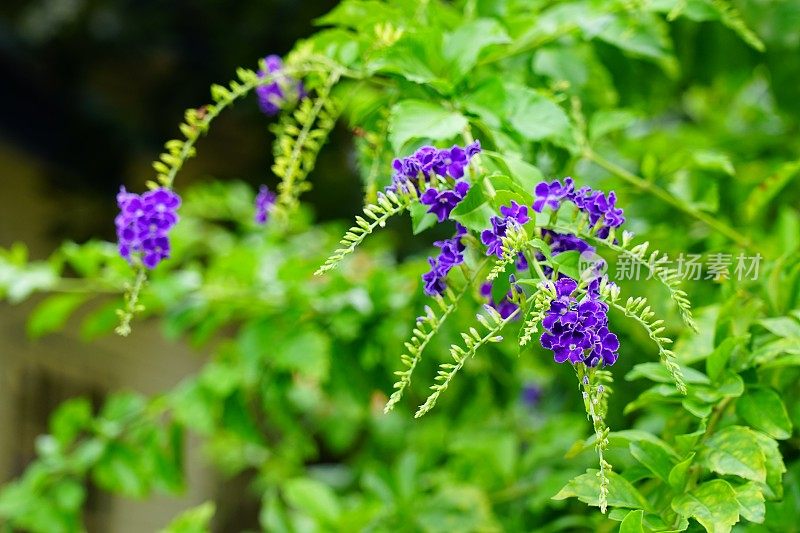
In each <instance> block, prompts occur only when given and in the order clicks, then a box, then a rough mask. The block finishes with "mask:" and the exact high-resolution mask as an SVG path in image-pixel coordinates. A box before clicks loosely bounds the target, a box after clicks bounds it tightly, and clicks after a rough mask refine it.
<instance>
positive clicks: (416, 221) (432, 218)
mask: <svg viewBox="0 0 800 533" xmlns="http://www.w3.org/2000/svg"><path fill="white" fill-rule="evenodd" d="M409 211H410V212H411V227H412V228H413V232H414V235H418V234H420V233H422V232H423V231H425V230H426V229H428V228H431V227H433V226H435V225H436V222H437V221H438V219H437V218H436V215H434V214H433V213H428V206H427V205H425V204H422V203H419V202H414V203H412V204H411V209H410V210H409Z"/></svg>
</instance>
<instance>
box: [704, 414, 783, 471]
mask: <svg viewBox="0 0 800 533" xmlns="http://www.w3.org/2000/svg"><path fill="white" fill-rule="evenodd" d="M702 460H703V463H704V464H705V466H706V467H707V468H708V469H709V470H712V471H714V472H716V473H718V474H722V475H734V476H739V477H742V478H744V479H749V480H752V481H760V482H762V483H763V482H765V481H766V479H767V469H766V459H765V457H764V452H763V451H762V450H761V446H760V445H759V442H758V440H757V437H756V435H755V432H754V431H753V430H751V429H750V428H747V427H743V426H728V427H726V428H723V429H721V430H720V431H719V432H717V433H715V434H714V435H712V436H711V438H709V439H708V440H706V442H705V449H704V450H703V457H702Z"/></svg>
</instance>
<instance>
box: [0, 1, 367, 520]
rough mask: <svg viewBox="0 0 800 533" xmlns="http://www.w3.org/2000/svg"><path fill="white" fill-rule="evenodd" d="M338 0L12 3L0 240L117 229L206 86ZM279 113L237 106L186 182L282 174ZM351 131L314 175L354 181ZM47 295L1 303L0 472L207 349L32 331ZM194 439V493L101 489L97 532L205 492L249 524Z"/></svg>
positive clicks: (185, 503)
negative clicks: (126, 201) (129, 200)
mask: <svg viewBox="0 0 800 533" xmlns="http://www.w3.org/2000/svg"><path fill="white" fill-rule="evenodd" d="M335 3H336V2H335V1H333V0H314V1H304V2H295V1H292V0H284V1H251V2H237V3H236V5H235V8H232V7H231V4H230V3H228V2H214V1H209V2H188V1H181V0H175V1H171V2H160V1H158V2H157V1H148V0H130V1H121V0H41V1H40V0H34V1H30V0H4V1H3V2H0V72H1V73H2V75H0V77H1V79H2V83H0V100H1V101H3V102H4V109H3V111H2V112H1V113H0V191H2V193H0V246H3V247H6V246H9V245H10V244H12V243H13V242H17V241H21V242H24V243H26V244H27V245H28V247H29V249H30V252H31V256H32V257H33V258H37V259H40V258H44V257H46V256H47V255H48V254H49V253H50V252H51V251H52V250H53V249H54V248H55V247H57V246H58V245H59V244H60V243H61V242H62V241H63V240H65V239H68V240H75V241H78V242H82V241H84V240H87V239H89V238H97V237H99V238H105V239H113V238H114V233H113V232H114V229H113V222H112V221H113V217H114V215H115V211H116V204H115V201H114V196H115V193H116V190H117V189H118V187H119V185H120V184H122V183H124V184H127V185H128V186H129V188H131V189H132V190H140V189H141V188H142V187H143V186H144V182H145V180H147V179H150V178H151V177H152V170H151V168H150V161H151V160H152V159H153V158H154V157H155V156H156V155H157V154H158V153H159V152H160V149H161V146H162V145H163V143H164V141H166V140H167V139H169V138H172V137H175V136H176V135H177V125H178V122H179V121H180V120H181V118H182V116H183V110H184V109H185V108H186V107H189V106H197V105H200V104H202V103H205V102H206V101H207V100H208V99H209V96H208V94H209V93H208V87H209V85H210V84H211V83H215V82H225V81H227V80H228V79H230V78H231V77H232V76H233V74H234V71H235V69H236V67H237V66H239V65H247V66H252V67H255V65H256V61H257V59H258V58H259V57H261V56H264V55H266V54H267V53H284V52H285V51H286V50H288V49H289V48H290V47H291V46H292V45H293V43H294V41H295V40H296V39H298V38H300V37H302V36H303V35H306V34H308V33H310V32H311V31H312V26H311V21H312V20H313V19H314V18H315V17H317V16H319V15H321V14H323V13H325V12H326V11H328V10H329V9H330V8H331V7H332V6H333V5H334V4H335ZM267 124H268V121H267V119H266V118H265V117H263V116H261V115H260V114H259V113H258V111H257V108H256V105H255V101H254V100H252V99H251V100H247V101H245V102H242V103H240V104H239V105H238V106H236V107H235V108H234V109H233V110H232V111H231V112H229V113H227V114H226V115H224V116H223V117H222V118H221V119H220V120H219V121H218V122H217V123H216V124H215V127H214V131H213V134H212V135H210V136H209V137H208V138H207V139H204V140H203V141H201V142H202V145H201V147H200V156H199V158H198V160H197V161H194V162H192V163H190V164H188V165H187V167H186V169H185V171H184V172H183V173H182V176H181V178H180V183H179V184H178V187H179V188H180V187H185V186H186V184H187V183H191V182H192V181H196V180H201V179H206V178H207V176H208V175H212V176H216V177H220V178H236V179H244V180H247V181H250V182H251V183H253V184H254V185H255V184H257V183H261V182H264V181H266V182H267V183H270V184H272V182H271V181H270V180H271V179H273V178H271V177H268V176H269V170H268V169H269V165H270V154H271V149H270V141H271V138H270V134H269V133H268V131H267ZM346 139H347V136H346V135H342V132H339V135H337V136H336V137H335V138H334V139H333V142H332V144H333V145H334V146H333V147H332V148H329V149H328V150H326V152H325V154H323V160H322V161H321V163H320V165H319V169H318V172H319V174H320V175H324V176H326V177H327V178H326V179H331V180H342V181H347V182H348V183H349V184H350V185H352V184H353V183H354V182H353V180H354V179H355V178H354V177H353V175H352V169H350V168H349V167H348V163H347V161H345V160H344V159H343V157H344V156H343V155H342V154H345V153H346V150H342V149H336V148H337V145H341V144H342V143H346V142H348V141H347V140H346ZM338 148H341V146H338ZM331 169H335V171H331ZM340 189H343V190H347V191H348V193H350V192H353V193H354V194H352V195H351V196H348V197H346V198H345V199H344V200H342V199H340V198H337V197H336V195H333V196H331V195H328V196H327V197H326V200H327V203H325V202H323V203H321V204H320V207H319V212H320V213H321V214H322V215H323V216H336V215H338V214H342V213H344V214H348V215H349V214H350V213H351V212H352V211H354V210H355V207H356V206H357V204H358V202H359V200H360V197H359V194H358V189H357V188H353V187H341V188H340ZM351 204H352V205H351ZM36 303H37V300H34V301H32V302H29V303H26V304H25V305H22V306H19V307H11V306H9V305H7V304H0V483H1V482H5V481H7V480H9V479H11V478H13V477H15V476H17V475H19V474H20V473H21V472H22V471H23V470H24V468H25V465H26V464H27V463H28V462H29V461H30V460H31V459H32V458H33V457H34V446H35V439H36V437H37V436H38V435H39V434H41V433H43V432H46V431H47V420H48V417H49V414H50V413H51V412H52V411H53V409H54V408H55V407H56V406H57V405H58V404H59V403H61V402H62V401H64V400H66V399H67V398H70V397H74V396H79V395H83V396H87V397H89V398H91V399H92V400H93V401H94V402H95V403H96V404H98V405H99V404H100V403H101V402H102V399H103V397H104V396H105V394H106V393H108V392H109V391H116V390H134V391H138V392H141V393H145V394H156V393H159V392H163V391H166V390H168V389H170V388H171V387H173V386H174V385H175V384H176V383H178V382H179V381H180V380H181V379H182V378H183V377H184V376H186V375H189V374H191V373H193V372H194V371H195V370H196V369H197V368H198V367H199V366H200V365H201V364H202V361H203V357H204V354H203V353H192V352H191V351H190V350H189V349H188V348H187V347H186V346H185V345H184V344H182V343H179V342H168V341H166V340H165V339H164V338H163V336H162V335H161V333H160V332H159V331H158V329H157V327H156V324H153V323H138V324H137V326H136V328H135V329H134V333H133V334H132V335H131V336H130V337H129V338H127V339H119V338H116V337H107V338H104V339H101V340H99V341H97V342H93V343H92V344H91V345H86V344H84V343H83V342H82V341H81V340H80V338H79V335H78V333H77V331H76V329H77V328H75V327H68V328H67V329H66V330H65V332H64V333H62V334H58V335H52V336H49V337H47V338H44V339H41V340H37V341H33V342H32V341H30V340H29V339H28V337H27V336H26V334H25V321H26V317H27V315H28V314H29V313H30V311H31V310H32V309H33V308H34V306H35V304H36ZM79 319H80V317H79V316H78V317H76V320H73V321H72V322H70V325H71V326H74V325H75V324H77V323H79ZM186 446H187V450H186V456H185V457H186V468H187V476H188V479H187V487H188V488H187V492H186V494H184V495H183V496H181V497H167V496H159V497H155V498H151V499H148V500H147V501H132V500H128V499H124V498H112V497H111V496H109V495H106V494H101V493H99V491H96V490H90V493H89V500H88V502H87V506H86V509H87V516H86V518H87V526H88V527H89V530H90V531H114V532H122V533H126V532H131V533H134V532H137V533H138V532H142V531H155V530H158V529H159V528H161V527H163V526H164V525H166V524H167V523H168V522H169V521H170V520H171V518H172V517H173V516H174V515H176V514H178V513H179V512H180V511H182V510H184V509H186V508H188V507H191V506H193V505H197V504H199V503H201V502H203V501H205V500H206V499H209V498H215V499H218V500H220V503H221V504H220V509H219V511H218V513H217V515H218V519H217V525H218V528H219V529H220V530H226V529H227V528H226V526H225V521H226V516H227V517H228V519H233V520H236V521H237V522H238V523H239V524H241V523H243V521H244V522H245V523H246V522H247V516H241V514H242V513H243V512H244V513H245V514H246V513H247V510H242V509H239V508H238V507H237V505H238V504H237V501H236V500H237V494H238V491H237V490H227V489H228V488H229V487H228V486H227V485H225V484H222V482H221V481H220V480H217V479H214V478H213V477H212V475H211V473H210V471H209V470H207V469H205V468H203V466H202V465H203V461H202V451H201V449H200V448H199V444H198V442H197V441H193V440H192V439H191V438H190V439H187V443H186ZM234 482H235V481H234ZM226 494H227V497H226ZM254 512H255V511H254ZM237 515H238V516H237ZM253 518H254V517H253ZM254 523H255V524H257V522H254Z"/></svg>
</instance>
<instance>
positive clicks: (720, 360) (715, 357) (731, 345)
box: [706, 335, 750, 381]
mask: <svg viewBox="0 0 800 533" xmlns="http://www.w3.org/2000/svg"><path fill="white" fill-rule="evenodd" d="M749 339H750V336H749V335H742V336H738V337H728V338H727V339H725V340H723V341H722V342H721V343H720V344H719V346H717V347H716V348H714V351H713V352H711V355H709V356H708V359H706V372H707V373H708V375H709V377H710V378H711V379H712V380H714V381H717V380H718V379H719V377H720V375H721V374H722V371H723V370H724V369H725V367H726V366H727V365H728V361H729V360H730V358H731V354H732V353H733V350H734V349H735V348H736V347H737V346H741V345H743V344H744V343H745V342H747V341H748V340H749Z"/></svg>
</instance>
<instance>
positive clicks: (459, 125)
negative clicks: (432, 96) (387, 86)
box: [389, 100, 467, 152]
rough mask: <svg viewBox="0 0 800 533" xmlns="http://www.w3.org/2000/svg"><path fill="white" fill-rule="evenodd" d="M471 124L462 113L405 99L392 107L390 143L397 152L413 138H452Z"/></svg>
mask: <svg viewBox="0 0 800 533" xmlns="http://www.w3.org/2000/svg"><path fill="white" fill-rule="evenodd" d="M466 125H467V119H466V118H464V116H463V115H462V114H461V113H458V112H456V111H449V110H447V109H445V108H443V107H442V106H441V105H439V104H437V103H434V102H428V101H425V100H403V101H401V102H398V103H397V104H395V106H394V107H393V108H392V115H391V117H390V119H389V141H390V142H391V144H392V147H393V148H394V150H395V151H396V152H399V151H400V150H401V149H402V148H403V146H405V144H406V143H407V142H408V141H410V140H412V139H431V140H439V139H449V138H451V137H455V136H456V135H458V134H460V133H461V132H462V131H463V130H464V128H465V127H466Z"/></svg>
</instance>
